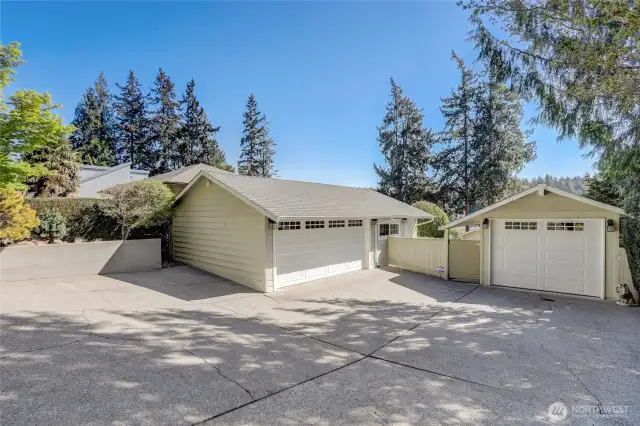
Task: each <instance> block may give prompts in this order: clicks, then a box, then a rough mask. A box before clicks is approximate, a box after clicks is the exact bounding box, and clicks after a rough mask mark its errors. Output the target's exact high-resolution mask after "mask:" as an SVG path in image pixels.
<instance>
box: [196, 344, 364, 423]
mask: <svg viewBox="0 0 640 426" xmlns="http://www.w3.org/2000/svg"><path fill="white" fill-rule="evenodd" d="M196 356H197V355H196ZM363 359H367V356H364V357H362V358H359V359H356V360H355V361H351V362H349V363H347V364H345V365H342V366H340V367H337V368H335V369H333V370H330V371H327V372H324V373H322V374H319V375H317V376H313V377H310V378H308V379H306V380H303V381H302V382H299V383H296V384H294V385H291V386H289V387H286V388H283V389H280V390H278V391H276V392H273V393H270V394H268V395H265V396H262V397H260V398H257V399H254V400H253V401H249V402H246V403H244V404H242V405H238V406H237V407H234V408H230V409H229V410H227V411H223V412H222V413H218V414H215V415H213V416H211V417H207V418H206V419H204V420H200V421H198V422H196V423H192V424H191V426H196V425H201V424H203V423H206V422H208V421H211V420H214V419H217V418H218V417H222V416H224V415H226V414H229V413H232V412H234V411H237V410H239V409H241V408H244V407H246V406H249V405H252V404H254V403H256V402H259V401H262V400H263V399H267V398H270V397H272V396H275V395H278V394H279V393H282V392H285V391H288V390H289V389H293V388H295V387H298V386H301V385H303V384H305V383H308V382H311V381H313V380H315V379H319V378H320V377H323V376H326V375H327V374H331V373H333V372H335V371H338V370H342V369H343V368H346V367H349V366H350V365H353V364H356V363H358V362H360V361H362V360H363Z"/></svg>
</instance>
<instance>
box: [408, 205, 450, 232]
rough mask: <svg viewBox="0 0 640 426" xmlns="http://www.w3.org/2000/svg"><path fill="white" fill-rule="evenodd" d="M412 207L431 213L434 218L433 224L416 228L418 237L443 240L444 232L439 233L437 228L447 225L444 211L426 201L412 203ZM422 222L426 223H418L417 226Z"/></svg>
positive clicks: (447, 218) (447, 221) (447, 220)
mask: <svg viewBox="0 0 640 426" xmlns="http://www.w3.org/2000/svg"><path fill="white" fill-rule="evenodd" d="M413 207H416V208H419V209H420V210H424V211H425V212H427V213H431V214H432V215H433V216H435V219H434V220H433V222H431V223H428V224H426V225H422V226H418V237H429V238H443V237H444V231H439V230H438V227H440V226H442V225H446V224H447V223H449V216H447V214H446V213H445V212H444V210H442V209H441V208H440V207H438V206H437V205H435V204H433V203H430V202H428V201H416V202H415V203H413ZM424 222H427V221H426V220H419V221H418V223H419V224H420V223H424Z"/></svg>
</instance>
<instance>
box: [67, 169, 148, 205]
mask: <svg viewBox="0 0 640 426" xmlns="http://www.w3.org/2000/svg"><path fill="white" fill-rule="evenodd" d="M148 177H149V172H148V171H147V170H133V169H131V163H124V164H119V165H117V166H115V167H102V166H91V165H86V164H84V165H82V166H80V186H79V187H78V191H77V192H76V194H75V196H76V197H82V198H98V197H100V194H99V192H100V191H102V190H103V189H107V188H111V187H113V186H116V185H119V184H121V183H127V182H134V181H136V180H142V179H146V178H148Z"/></svg>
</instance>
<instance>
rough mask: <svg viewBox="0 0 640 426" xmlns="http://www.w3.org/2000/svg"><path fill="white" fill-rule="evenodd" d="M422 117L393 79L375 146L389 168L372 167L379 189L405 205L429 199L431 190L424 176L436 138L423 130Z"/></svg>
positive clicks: (425, 175) (429, 183)
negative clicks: (377, 179)
mask: <svg viewBox="0 0 640 426" xmlns="http://www.w3.org/2000/svg"><path fill="white" fill-rule="evenodd" d="M423 118H424V116H423V114H422V111H421V110H420V109H418V107H417V106H416V104H415V103H414V102H413V101H412V100H411V99H410V98H409V97H407V96H404V94H403V93H402V88H401V87H400V86H398V85H397V84H396V82H395V81H394V80H393V78H392V79H391V100H390V101H389V102H387V106H386V113H385V115H384V117H383V119H382V126H380V127H378V143H379V144H380V149H381V151H382V155H383V157H384V160H385V162H386V164H387V165H388V167H384V166H379V165H377V164H374V168H375V171H376V173H377V174H378V177H379V179H380V180H379V182H378V190H379V191H380V192H382V193H383V194H386V195H388V196H390V197H393V198H396V199H398V200H400V201H403V202H405V203H412V202H414V201H417V200H421V199H423V198H429V194H430V193H431V191H432V187H431V186H432V185H431V182H430V181H429V179H428V177H427V174H426V173H427V167H428V166H429V164H430V162H431V160H432V154H431V148H432V146H433V143H434V141H435V136H434V135H433V134H432V133H431V131H430V130H426V129H424V128H423V127H422V120H423ZM425 195H426V197H425Z"/></svg>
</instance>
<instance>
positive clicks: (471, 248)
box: [449, 240, 480, 280]
mask: <svg viewBox="0 0 640 426" xmlns="http://www.w3.org/2000/svg"><path fill="white" fill-rule="evenodd" d="M449 278H451V279H460V280H480V241H473V240H451V241H449Z"/></svg>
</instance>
